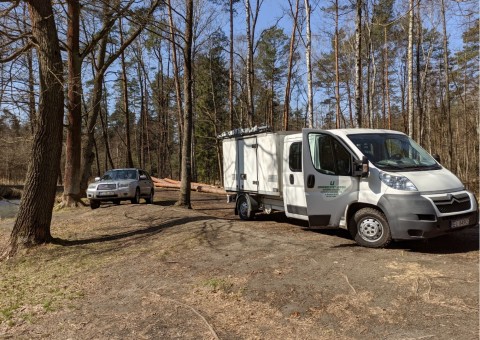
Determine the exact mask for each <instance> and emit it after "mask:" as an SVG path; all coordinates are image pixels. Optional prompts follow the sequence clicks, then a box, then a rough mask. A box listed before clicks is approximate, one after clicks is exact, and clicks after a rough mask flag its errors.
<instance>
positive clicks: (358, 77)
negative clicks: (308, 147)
mask: <svg viewBox="0 0 480 340" xmlns="http://www.w3.org/2000/svg"><path fill="white" fill-rule="evenodd" d="M356 9H357V14H356V18H355V60H356V62H355V114H356V115H357V126H358V127H359V128H360V127H362V0H357V5H356Z"/></svg>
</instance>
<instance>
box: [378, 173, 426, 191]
mask: <svg viewBox="0 0 480 340" xmlns="http://www.w3.org/2000/svg"><path fill="white" fill-rule="evenodd" d="M380 180H381V181H382V182H383V183H385V184H386V185H388V186H389V187H390V188H393V189H397V190H406V191H417V190H418V189H417V187H416V186H415V185H414V184H413V183H412V181H410V180H409V179H408V178H407V177H405V176H396V175H392V174H389V173H387V172H380Z"/></svg>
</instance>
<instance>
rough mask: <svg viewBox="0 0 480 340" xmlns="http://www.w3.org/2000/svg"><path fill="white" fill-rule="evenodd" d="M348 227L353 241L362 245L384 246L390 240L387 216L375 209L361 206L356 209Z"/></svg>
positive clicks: (371, 246) (370, 246)
mask: <svg viewBox="0 0 480 340" xmlns="http://www.w3.org/2000/svg"><path fill="white" fill-rule="evenodd" d="M349 229H350V234H351V235H352V237H353V239H354V240H355V242H357V243H358V244H359V245H361V246H364V247H369V248H384V247H386V246H388V244H389V243H390V242H391V241H392V235H391V233H390V227H389V225H388V222H387V218H386V217H385V215H384V214H383V213H382V212H381V211H379V210H377V209H373V208H363V209H360V210H359V211H357V212H356V213H355V214H354V215H353V217H352V219H351V222H350V228H349Z"/></svg>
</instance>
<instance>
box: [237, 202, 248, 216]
mask: <svg viewBox="0 0 480 340" xmlns="http://www.w3.org/2000/svg"><path fill="white" fill-rule="evenodd" d="M238 213H239V214H240V216H243V217H247V215H248V203H247V200H245V199H242V200H241V202H240V204H239V205H238Z"/></svg>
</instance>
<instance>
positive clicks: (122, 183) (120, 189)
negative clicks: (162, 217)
mask: <svg viewBox="0 0 480 340" xmlns="http://www.w3.org/2000/svg"><path fill="white" fill-rule="evenodd" d="M154 192H155V191H154V186H153V182H152V178H151V177H150V175H149V174H148V173H147V172H146V171H144V170H140V169H135V168H129V169H112V170H108V171H107V172H106V173H105V174H104V175H103V177H101V178H100V177H96V178H95V182H94V183H91V184H90V185H89V186H88V189H87V197H88V199H89V200H90V207H91V208H92V209H97V208H98V207H100V203H101V202H113V203H115V204H120V202H121V201H125V200H130V201H131V202H132V203H133V204H137V203H139V201H140V198H141V197H143V198H144V199H145V201H146V203H153V194H154Z"/></svg>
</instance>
